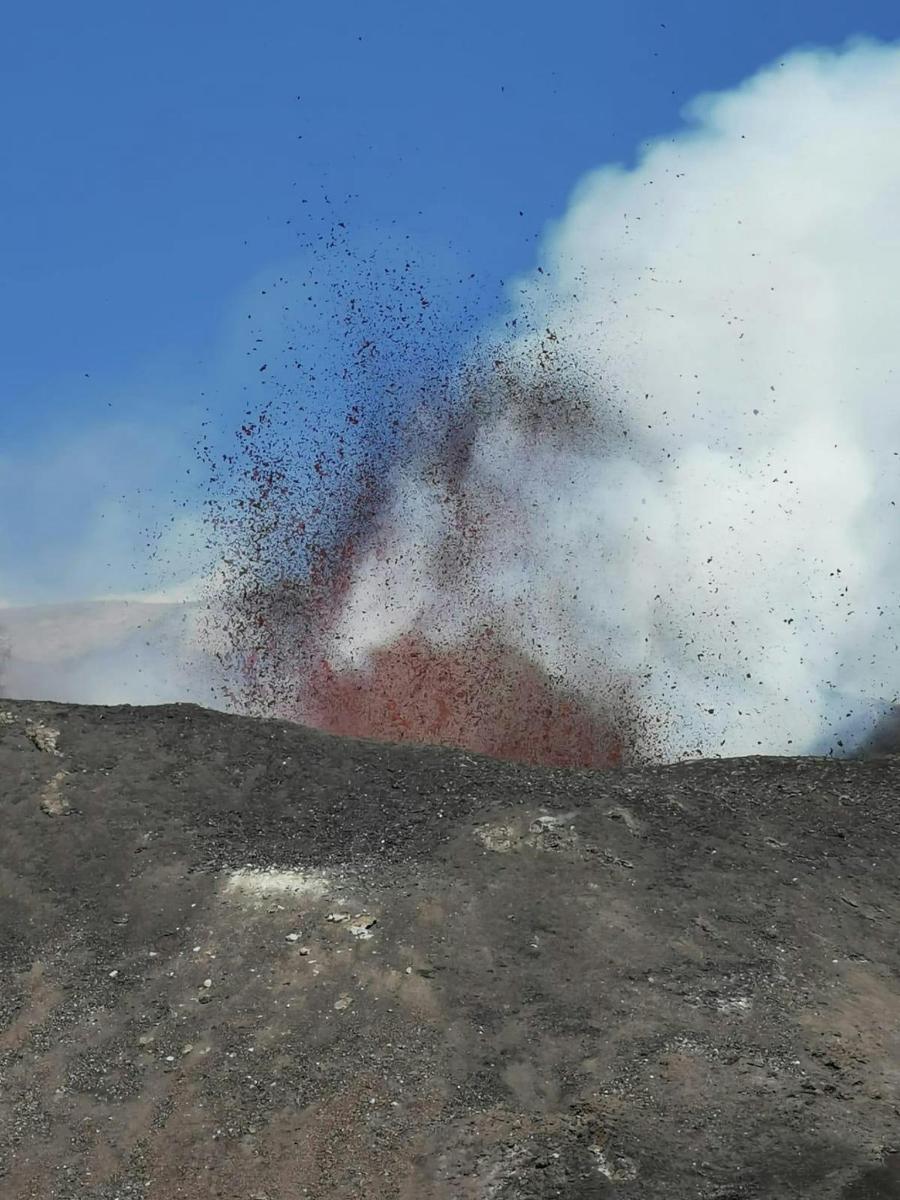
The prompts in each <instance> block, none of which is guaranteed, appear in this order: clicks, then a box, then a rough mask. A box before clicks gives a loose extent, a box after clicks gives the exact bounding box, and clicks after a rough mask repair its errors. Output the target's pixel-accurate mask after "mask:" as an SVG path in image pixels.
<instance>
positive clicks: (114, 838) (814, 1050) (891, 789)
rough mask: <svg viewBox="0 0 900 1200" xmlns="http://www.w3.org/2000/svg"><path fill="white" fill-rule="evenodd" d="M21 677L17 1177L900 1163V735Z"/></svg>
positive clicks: (9, 1097)
mask: <svg viewBox="0 0 900 1200" xmlns="http://www.w3.org/2000/svg"><path fill="white" fill-rule="evenodd" d="M0 714H2V715H0V803H2V810H3V841H2V852H0V885H2V886H0V1081H2V1089H0V1194H2V1195H3V1196H4V1198H5V1197H7V1196H8V1197H10V1200H20V1198H21V1200H26V1198H29V1200H36V1198H38V1197H40V1198H41V1200H75V1198H76V1197H77V1198H78V1200H113V1198H122V1197H129V1198H130V1197H138V1196H140V1197H144V1198H147V1200H175V1198H179V1197H181V1198H185V1200H199V1198H201V1197H202V1198H206V1197H228V1198H232V1197H233V1198H234V1200H247V1198H248V1197H256V1198H257V1200H259V1198H261V1197H265V1198H266V1200H300V1198H301V1197H322V1198H326V1200H336V1198H338V1197H341V1198H344V1197H347V1198H349V1197H354V1198H356V1197H372V1198H374V1200H379V1198H381V1200H388V1198H394V1197H401V1198H403V1200H420V1198H421V1200H444V1198H447V1200H450V1198H453V1200H456V1198H457V1197H463V1198H470V1197H471V1198H472V1200H482V1198H484V1200H487V1198H491V1200H514V1198H516V1200H519V1198H525V1197H540V1198H541V1200H544V1198H549V1197H577V1198H582V1200H587V1198H595V1197H604V1198H605V1197H618V1198H621V1200H628V1198H632V1197H634V1198H638V1197H640V1198H641V1200H647V1198H651V1197H660V1198H662V1197H666V1200H678V1198H679V1197H685V1198H687V1197H691V1198H692V1200H693V1198H697V1197H700V1198H703V1200H713V1198H717V1200H724V1198H726V1197H742V1198H743V1197H772V1198H774V1197H778V1198H781V1197H789V1196H809V1197H813V1196H815V1197H824V1198H826V1200H827V1198H829V1197H833V1198H838V1197H841V1198H844V1200H858V1198H861V1197H891V1196H898V1195H900V1180H898V1174H897V1167H896V1163H897V1154H896V1149H895V1146H896V1140H897V1132H896V1131H897V1128H898V1118H900V1110H898V1105H900V1032H898V1031H900V1019H898V1018H900V980H898V966H900V963H898V949H897V939H896V936H895V933H896V924H897V918H898V883H897V871H896V851H895V847H896V845H897V838H898V833H900V829H898V826H900V810H898V805H897V787H898V782H900V780H898V776H900V760H898V759H897V758H892V757H886V758H883V759H880V760H875V759H873V760H867V761H857V762H849V761H843V762H835V761H832V760H826V759H745V760H722V761H717V762H696V763H689V764H682V765H678V766H673V767H654V768H647V769H637V768H629V769H622V770H618V771H607V772H591V771H568V770H553V769H535V768H529V767H524V766H521V765H508V764H504V763H499V762H492V761H490V760H488V759H483V758H478V757H475V756H470V755H467V754H464V753H460V752H455V751H450V750H444V749H430V748H426V747H412V746H402V747H389V746H386V745H383V744H380V743H376V742H360V741H351V740H343V739H340V738H335V737H331V736H328V735H325V734H320V733H316V732H311V731H309V730H307V729H304V728H302V727H299V726H294V725H290V724H286V723H283V722H277V721H258V720H253V719H250V718H240V717H228V716H224V715H221V714H219V713H216V712H211V711H207V710H202V709H198V708H193V707H189V706H174V707H162V708H154V709H133V708H127V707H123V708H113V709H102V708H84V707H73V706H66V705H54V704H38V703H19V702H3V703H0ZM48 797H49V798H50V799H51V800H52V801H53V802H52V803H48Z"/></svg>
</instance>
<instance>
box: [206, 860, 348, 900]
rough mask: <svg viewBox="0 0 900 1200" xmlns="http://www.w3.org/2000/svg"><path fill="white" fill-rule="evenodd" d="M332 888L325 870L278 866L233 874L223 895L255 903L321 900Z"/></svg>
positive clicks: (332, 885)
mask: <svg viewBox="0 0 900 1200" xmlns="http://www.w3.org/2000/svg"><path fill="white" fill-rule="evenodd" d="M333 888H334V883H333V881H332V880H331V879H330V878H329V877H328V875H326V874H325V872H324V871H282V870H278V869H277V868H275V867H272V868H249V867H248V868H245V869H242V870H239V871H232V873H231V875H230V876H229V878H228V880H227V882H226V883H225V886H224V888H223V889H222V894H223V896H228V897H229V898H231V899H234V900H242V901H244V902H245V903H251V904H252V903H259V902H262V901H268V900H272V899H278V898H283V897H296V896H304V897H308V898H310V899H313V900H321V899H322V898H323V897H324V896H327V895H328V894H329V892H331V891H332V890H333Z"/></svg>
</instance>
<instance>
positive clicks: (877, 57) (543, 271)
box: [211, 45, 900, 764]
mask: <svg viewBox="0 0 900 1200" xmlns="http://www.w3.org/2000/svg"><path fill="white" fill-rule="evenodd" d="M898 97H900V50H898V49H896V48H884V47H873V46H864V45H863V46H856V47H854V48H851V49H850V50H847V51H845V52H842V53H840V54H823V53H813V52H809V53H804V54H798V55H794V56H792V57H791V58H788V59H785V60H784V61H783V62H781V63H780V64H779V65H777V66H776V67H774V68H772V69H770V70H768V71H764V72H762V73H760V75H758V76H757V77H755V78H753V79H752V80H750V81H748V82H747V83H746V84H744V85H742V86H741V87H740V88H738V89H736V90H735V91H733V92H730V93H724V94H722V95H720V96H716V97H712V98H705V99H703V100H701V101H698V102H695V104H694V105H693V106H692V107H691V108H690V109H689V110H688V117H689V119H690V120H691V122H692V127H691V128H690V129H689V130H688V131H687V132H686V133H685V134H683V135H680V136H678V137H675V138H672V139H666V140H664V141H660V142H658V143H655V144H653V145H651V146H649V147H648V148H647V149H646V150H645V152H644V153H643V155H642V157H641V158H640V160H639V162H638V163H637V165H635V166H634V167H633V168H631V169H624V168H615V169H612V168H610V169H606V170H604V171H601V172H598V173H597V174H596V175H594V176H591V177H590V178H589V179H587V180H586V181H585V182H584V183H583V184H582V185H581V187H580V188H579V190H578V192H577V193H576V195H575V198H574V200H573V203H572V205H571V208H570V210H569V212H568V214H567V215H566V217H565V219H564V220H563V221H562V222H561V223H560V224H559V226H558V227H557V228H556V229H555V230H553V231H552V233H551V234H550V235H549V236H548V238H547V239H546V241H545V244H544V247H543V251H542V256H541V263H540V266H539V267H538V268H537V270H536V271H535V272H534V274H532V275H531V276H530V277H528V278H527V279H524V280H522V281H520V282H519V283H517V284H516V285H514V286H513V287H512V288H511V289H510V291H509V295H508V298H507V304H506V311H505V313H504V316H503V318H502V319H501V320H500V321H498V322H497V323H496V324H495V325H494V326H493V327H490V328H483V329H482V330H481V331H480V332H478V333H473V335H472V336H471V337H469V338H468V340H467V341H466V340H465V339H458V341H457V343H456V345H455V347H454V349H453V350H452V351H450V350H448V351H446V352H442V350H441V344H440V339H437V340H435V338H434V337H432V336H430V334H431V333H432V332H433V328H432V327H431V326H429V324H428V322H429V321H430V320H432V316H431V313H432V309H431V308H430V302H429V299H428V297H427V296H425V295H424V294H422V292H421V291H420V290H419V289H417V287H416V286H415V284H414V283H413V282H412V281H413V279H414V277H415V272H414V271H412V272H411V271H410V270H409V268H408V267H407V268H404V270H403V271H401V272H400V273H399V274H398V276H397V280H398V282H397V292H398V298H396V299H395V300H393V301H392V302H391V303H390V304H388V305H385V304H384V303H382V302H381V300H380V299H379V298H378V297H379V296H380V295H381V293H380V291H379V292H378V294H377V296H375V297H374V298H373V299H372V300H371V301H367V299H366V294H365V293H366V276H365V272H361V273H360V274H359V276H358V278H357V279H356V280H355V283H354V286H353V295H352V296H350V295H349V294H348V293H346V292H342V297H341V302H342V303H344V306H345V308H344V311H345V316H344V319H343V320H342V321H341V323H340V328H341V331H342V332H341V336H342V337H343V339H344V342H345V346H346V347H348V348H349V367H348V368H346V369H345V371H344V373H343V375H342V377H341V378H342V382H343V383H344V385H345V386H346V391H347V403H346V404H345V405H344V407H343V408H342V409H340V408H339V409H337V410H335V411H336V412H337V414H338V415H337V416H334V414H332V419H331V423H330V424H329V422H328V421H324V422H323V421H322V420H316V421H310V418H309V417H308V416H306V415H305V410H304V406H303V403H300V402H299V401H298V399H297V397H298V389H297V387H296V386H295V385H292V384H287V383H285V382H280V383H279V384H278V388H277V390H276V391H275V392H274V398H273V393H272V392H271V390H270V395H269V399H268V400H267V401H266V404H265V405H264V406H263V408H262V411H261V412H260V413H258V414H252V413H251V414H250V415H248V421H247V423H246V424H245V426H244V428H243V430H242V432H241V438H240V447H239V449H238V451H237V453H236V454H234V455H233V456H230V457H229V458H228V459H227V460H225V461H224V462H222V463H218V464H216V471H215V477H214V497H215V503H214V505H213V508H212V510H211V520H212V524H213V527H214V529H215V531H216V536H217V537H218V538H219V539H220V541H221V543H222V544H223V545H224V547H225V551H224V553H223V557H224V559H225V562H226V566H225V578H226V580H227V586H226V592H225V601H224V611H223V610H219V616H218V621H219V625H220V632H221V634H222V636H223V639H224V647H225V648H224V652H223V665H224V666H225V668H226V673H227V676H228V679H229V685H230V687H231V689H232V694H233V696H234V698H235V701H236V702H237V703H238V704H239V705H241V706H243V707H246V708H249V709H251V710H254V711H263V712H275V713H281V714H283V715H291V716H297V717H300V718H303V719H306V720H310V721H312V722H314V723H316V724H319V725H321V726H323V727H324V728H327V729H333V730H336V731H339V732H342V733H356V734H364V735H371V736H376V737H384V738H389V739H404V738H411V739H416V740H427V741H434V742H451V743H454V744H458V745H462V746H466V747H469V748H472V749H477V750H485V751H488V752H490V753H497V754H501V755H506V756H509V757H518V758H524V759H528V760H531V761H543V762H553V763H568V764H588V763H590V764H596V763H608V762H616V761H620V760H622V759H623V758H626V759H627V758H635V757H642V756H643V757H659V756H663V757H678V756H682V755H685V754H692V753H706V754H709V753H717V752H718V753H744V752H759V751H766V752H785V751H801V750H809V749H821V750H824V749H835V748H837V749H840V748H841V747H842V746H847V745H850V744H852V742H853V740H854V739H859V738H861V737H863V736H864V735H865V733H866V731H867V729H868V728H870V727H871V725H872V724H873V723H874V721H875V720H876V719H877V717H878V715H879V714H880V713H881V712H882V711H884V709H885V707H887V706H889V705H890V703H891V702H892V701H893V700H894V698H895V697H896V694H897V691H898V682H900V661H898V647H897V638H896V615H897V612H898V580H900V555H898V551H900V543H898V539H897V530H896V507H895V498H896V488H897V484H898V468H897V461H898V459H897V456H898V453H900V417H898V414H900V404H898V398H897V392H896V389H897V386H898V385H897V380H898V379H900V358H898V350H897V345H898V343H897V339H896V329H897V326H898V324H900V303H898V300H897V298H896V289H895V287H894V280H895V279H896V277H897V276H898V275H900V242H898V241H897V238H896V233H895V227H896V216H895V208H896V196H897V195H898V194H900V156H898V154H897V151H896V130H897V128H900V100H898ZM323 274H324V272H323ZM341 287H342V288H344V284H342V285H341ZM349 300H352V303H349V302H348V301H349ZM461 347H462V348H461ZM313 390H314V389H313ZM304 403H305V402H304Z"/></svg>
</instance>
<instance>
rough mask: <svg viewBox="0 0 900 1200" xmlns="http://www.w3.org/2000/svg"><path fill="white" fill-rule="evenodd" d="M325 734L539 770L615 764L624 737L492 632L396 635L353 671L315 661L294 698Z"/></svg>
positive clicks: (600, 716) (312, 722) (618, 759)
mask: <svg viewBox="0 0 900 1200" xmlns="http://www.w3.org/2000/svg"><path fill="white" fill-rule="evenodd" d="M301 706H302V708H303V713H302V715H303V717H304V719H305V720H306V721H308V722H309V723H311V724H313V725H315V726H317V727H318V728H320V729H324V730H326V731H328V732H330V733H337V734H345V735H349V736H353V737H369V738H376V739H379V740H384V741H390V742H419V743H430V744H434V745H447V746H459V747H462V748H464V749H466V750H472V751H475V752H476V753H480V754H489V755H493V756H496V757H498V758H505V759H511V760H514V761H518V762H525V763H532V764H544V765H546V766H578V767H608V766H616V765H618V764H619V763H620V762H621V760H622V757H623V753H624V750H625V743H626V737H625V735H624V733H623V731H622V730H619V729H616V728H615V727H614V724H613V722H612V721H610V720H607V719H605V718H604V717H603V716H602V715H601V714H599V713H595V712H592V711H591V710H590V709H589V708H588V707H587V705H585V704H584V703H583V702H582V701H581V700H580V699H579V698H578V697H577V696H575V695H574V694H573V693H571V692H569V691H568V690H567V689H565V688H564V687H562V686H560V685H559V684H557V683H556V682H555V681H554V680H552V679H551V678H550V677H549V676H548V675H546V674H545V673H544V672H543V671H541V669H540V668H539V667H538V666H536V665H535V663H533V662H530V661H529V660H527V659H525V658H524V657H523V656H522V655H520V654H518V653H517V652H516V651H514V650H512V649H510V648H509V647H507V646H504V645H502V644H501V643H499V642H498V641H497V640H496V639H495V638H494V636H493V635H492V634H490V633H484V634H482V635H481V636H479V637H476V638H470V639H469V640H468V641H466V642H464V643H462V644H460V645H458V646H454V647H452V648H449V649H445V650H441V649H436V648H435V647H433V646H430V645H429V644H428V642H427V641H426V640H425V639H424V638H423V637H422V636H421V635H419V634H406V635H404V636H403V637H400V638H398V639H397V640H396V641H394V642H392V643H391V644H389V645H385V646H382V647H380V648H378V649H377V650H376V651H375V652H374V654H373V655H372V657H371V660H370V662H369V663H368V665H367V666H366V667H364V668H361V669H344V670H336V669H335V668H334V667H332V666H331V665H330V664H328V663H327V662H325V661H322V662H321V663H319V664H318V666H317V667H316V668H315V669H314V671H313V673H312V675H311V677H310V679H309V680H308V682H307V685H306V687H305V689H304V693H303V696H302V700H301Z"/></svg>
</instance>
